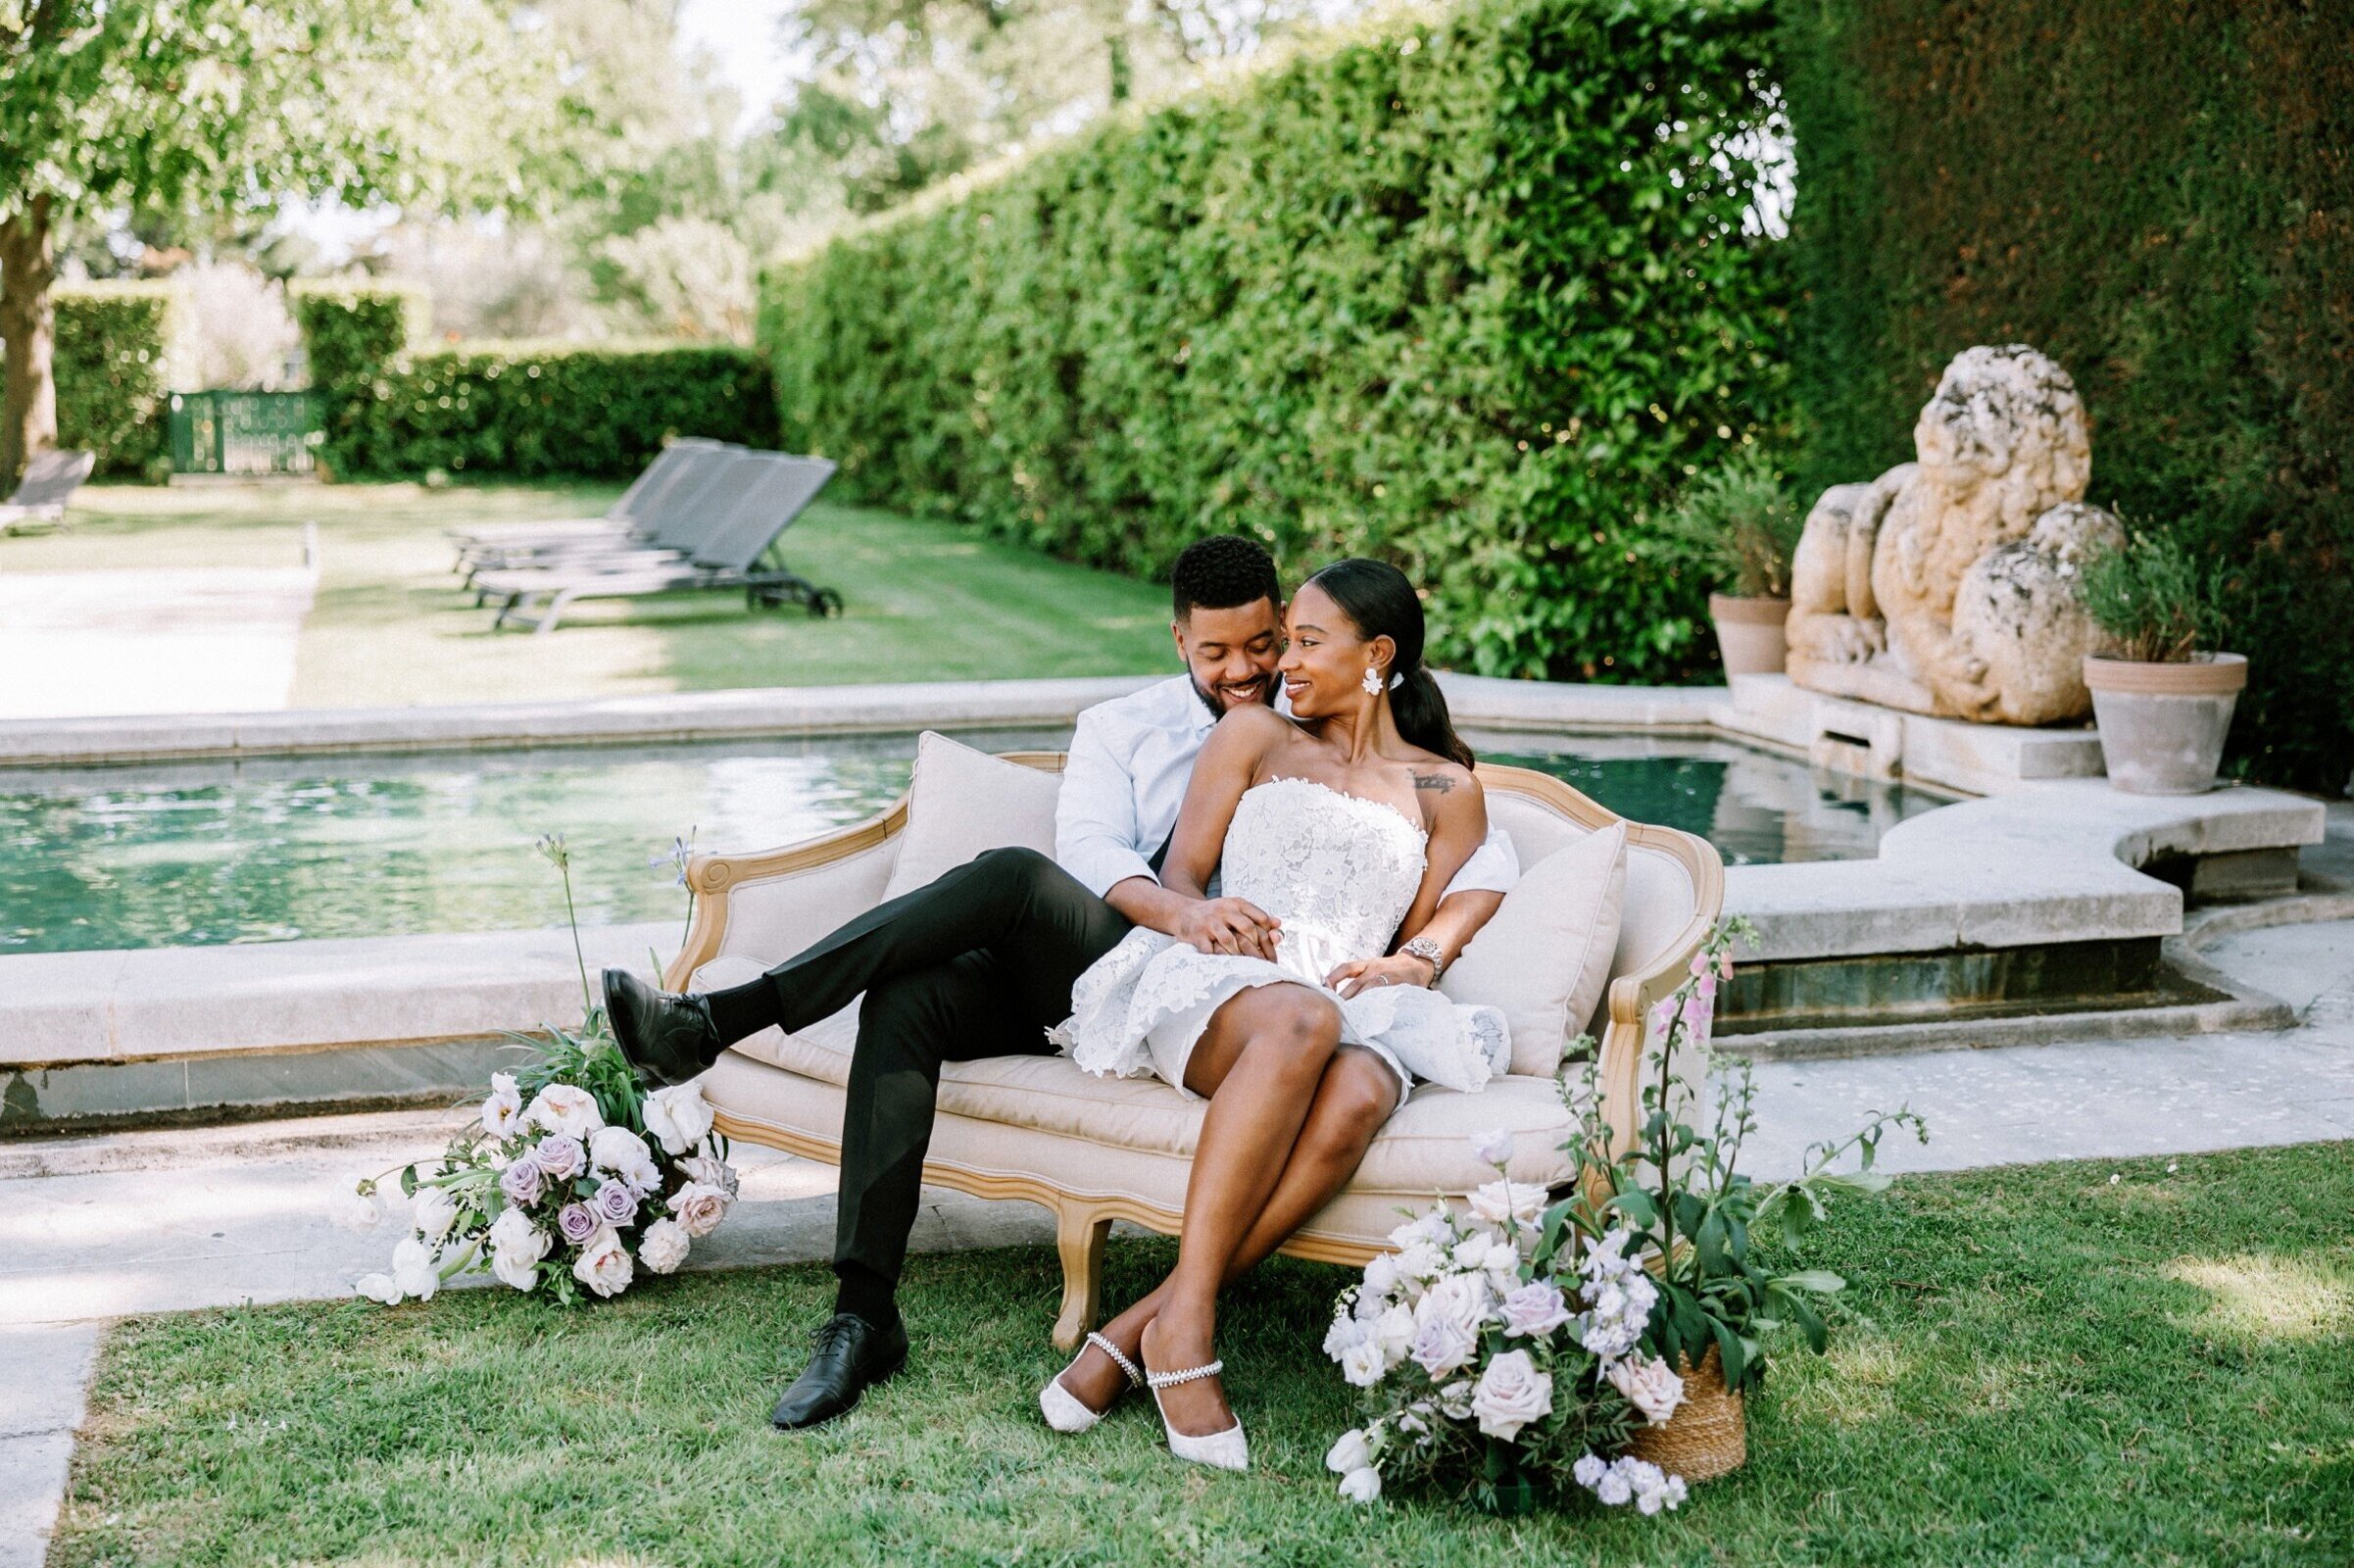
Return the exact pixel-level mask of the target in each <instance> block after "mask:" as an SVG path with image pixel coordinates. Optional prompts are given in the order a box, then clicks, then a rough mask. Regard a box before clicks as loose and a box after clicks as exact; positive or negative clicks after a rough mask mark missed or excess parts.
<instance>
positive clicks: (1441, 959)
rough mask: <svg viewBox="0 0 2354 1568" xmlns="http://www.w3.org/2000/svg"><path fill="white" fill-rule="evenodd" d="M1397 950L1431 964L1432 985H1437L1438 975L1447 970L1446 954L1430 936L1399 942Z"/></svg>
mask: <svg viewBox="0 0 2354 1568" xmlns="http://www.w3.org/2000/svg"><path fill="white" fill-rule="evenodd" d="M1398 952H1400V953H1405V954H1411V955H1412V956H1415V957H1417V958H1421V959H1424V960H1426V961H1427V962H1428V963H1429V964H1430V966H1431V984H1432V985H1437V984H1438V983H1439V977H1440V976H1441V975H1443V974H1445V973H1446V972H1447V955H1446V954H1444V953H1442V952H1441V951H1440V950H1439V944H1438V943H1437V942H1436V941H1434V940H1433V939H1432V938H1430V937H1416V938H1414V939H1413V940H1412V941H1410V942H1402V943H1399V944H1398Z"/></svg>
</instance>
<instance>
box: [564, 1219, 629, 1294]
mask: <svg viewBox="0 0 2354 1568" xmlns="http://www.w3.org/2000/svg"><path fill="white" fill-rule="evenodd" d="M631 1272H632V1270H631V1266H630V1262H629V1249H628V1248H626V1247H623V1246H622V1245H621V1236H620V1233H619V1232H618V1231H616V1230H614V1229H613V1227H612V1226H611V1225H600V1226H599V1227H597V1234H596V1235H594V1236H592V1237H590V1238H589V1239H588V1245H587V1246H585V1247H583V1248H582V1249H581V1250H580V1255H579V1256H578V1257H576V1258H574V1259H572V1278H574V1279H576V1280H578V1281H579V1282H580V1283H581V1284H583V1285H585V1286H587V1287H588V1288H589V1289H590V1290H592V1291H594V1292H596V1293H597V1294H598V1295H599V1296H618V1295H620V1294H621V1293H622V1292H623V1291H625V1290H627V1289H629V1278H630V1274H631Z"/></svg>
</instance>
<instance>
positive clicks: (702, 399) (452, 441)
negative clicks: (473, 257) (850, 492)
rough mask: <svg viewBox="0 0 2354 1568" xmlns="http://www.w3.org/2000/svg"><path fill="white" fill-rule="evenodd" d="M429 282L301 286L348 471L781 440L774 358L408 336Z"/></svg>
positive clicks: (452, 469)
mask: <svg viewBox="0 0 2354 1568" xmlns="http://www.w3.org/2000/svg"><path fill="white" fill-rule="evenodd" d="M423 304H424V302H423V297H422V296H421V295H418V294H416V293H412V292H408V291H402V290H386V289H353V288H339V289H314V290H300V291H298V292H297V294H296V297H295V318H296V319H297V321H298V322H300V324H301V326H302V330H303V339H304V343H305V345H306V347H307V348H308V350H309V353H310V360H311V373H312V382H313V384H314V385H315V386H316V387H318V388H319V391H320V392H321V393H322V394H324V400H325V405H326V415H325V422H326V427H327V442H326V449H325V454H324V456H325V459H326V462H327V465H328V466H329V468H330V469H331V470H332V471H333V472H335V473H336V474H338V475H341V476H344V477H351V476H355V475H361V474H368V475H388V476H402V475H405V476H415V475H418V474H423V473H428V472H431V471H432V470H435V469H440V470H442V471H445V472H449V473H499V474H515V475H521V476H534V475H541V474H553V473H577V474H608V475H621V474H631V473H635V472H637V471H638V470H639V469H641V468H643V467H644V466H646V465H647V464H648V463H650V462H652V461H653V459H654V456H655V454H656V453H658V452H660V451H661V450H662V442H663V439H664V437H666V436H672V435H700V436H710V437H713V438H715V439H718V440H723V441H740V442H743V443H744V444H746V445H748V446H758V447H772V446H774V445H775V444H776V402H775V393H774V389H773V386H772V384H771V382H770V380H769V374H768V367H767V364H766V362H765V361H764V360H762V359H761V358H760V356H759V355H757V354H755V353H753V352H752V351H751V350H748V349H741V348H736V347H733V346H730V345H724V344H721V345H712V344H701V343H695V344H676V343H650V344H598V345H595V346H590V347H583V346H581V345H578V344H570V343H469V344H465V345H463V346H459V347H454V348H448V349H431V350H422V351H420V350H417V349H415V348H413V347H411V346H410V345H411V344H412V342H413V340H414V336H415V331H416V325H415V323H417V322H419V321H421V319H422V317H423Z"/></svg>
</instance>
